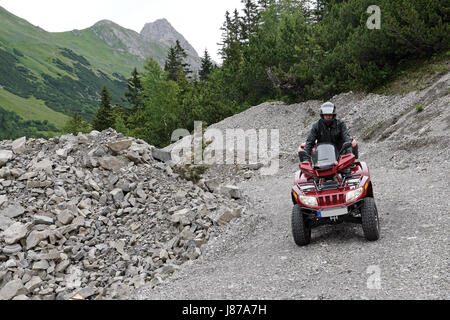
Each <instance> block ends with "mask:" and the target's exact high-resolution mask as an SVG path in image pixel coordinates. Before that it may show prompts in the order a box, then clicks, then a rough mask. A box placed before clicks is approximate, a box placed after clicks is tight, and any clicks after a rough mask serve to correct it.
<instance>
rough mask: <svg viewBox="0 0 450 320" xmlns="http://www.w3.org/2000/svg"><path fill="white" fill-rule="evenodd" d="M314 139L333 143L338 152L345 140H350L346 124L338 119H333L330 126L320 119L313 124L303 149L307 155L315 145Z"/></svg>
mask: <svg viewBox="0 0 450 320" xmlns="http://www.w3.org/2000/svg"><path fill="white" fill-rule="evenodd" d="M316 140H317V143H322V142H328V143H332V144H334V145H335V146H336V148H337V150H338V152H339V151H340V150H341V148H342V145H343V144H344V143H345V142H351V141H352V139H351V138H350V135H349V133H348V130H347V126H346V125H345V123H344V121H342V120H340V119H335V120H334V121H333V123H332V125H331V126H330V127H328V126H327V125H326V124H325V122H324V121H323V120H322V119H320V120H319V121H317V122H316V123H315V124H314V125H313V127H312V129H311V132H310V133H309V136H308V139H307V140H306V145H305V151H306V152H307V153H308V154H309V155H311V152H312V149H313V147H314V146H315V145H316ZM350 152H351V148H349V149H348V150H347V153H350Z"/></svg>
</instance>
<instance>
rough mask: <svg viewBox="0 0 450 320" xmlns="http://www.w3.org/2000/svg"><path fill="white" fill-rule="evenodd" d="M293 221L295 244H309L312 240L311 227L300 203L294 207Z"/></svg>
mask: <svg viewBox="0 0 450 320" xmlns="http://www.w3.org/2000/svg"><path fill="white" fill-rule="evenodd" d="M291 223H292V235H293V236H294V241H295V244H296V245H298V246H306V245H308V244H309V243H310V242H311V228H310V227H309V226H308V222H307V221H306V218H305V215H304V214H303V212H302V208H301V207H300V206H299V205H298V204H296V205H295V206H294V208H293V209H292V217H291Z"/></svg>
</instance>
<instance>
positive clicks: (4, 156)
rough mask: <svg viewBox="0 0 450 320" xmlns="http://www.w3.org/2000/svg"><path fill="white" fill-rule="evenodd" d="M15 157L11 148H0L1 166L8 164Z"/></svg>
mask: <svg viewBox="0 0 450 320" xmlns="http://www.w3.org/2000/svg"><path fill="white" fill-rule="evenodd" d="M12 157H13V153H12V151H9V150H0V167H3V166H4V165H5V164H7V163H8V162H9V161H10V160H11V159H12Z"/></svg>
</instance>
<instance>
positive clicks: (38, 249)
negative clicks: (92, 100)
mask: <svg viewBox="0 0 450 320" xmlns="http://www.w3.org/2000/svg"><path fill="white" fill-rule="evenodd" d="M154 155H155V156H154ZM160 159H163V160H165V161H166V162H164V161H162V160H160ZM168 159H170V157H167V155H165V153H164V151H163V150H158V149H156V148H155V147H153V146H151V145H149V144H147V143H146V142H144V141H142V140H139V139H134V138H127V137H124V136H123V135H122V134H118V133H117V132H115V131H114V130H112V129H109V130H106V131H103V132H97V131H93V132H91V133H89V134H81V133H80V134H78V135H76V136H75V135H64V136H61V137H56V138H52V139H50V140H45V139H26V138H21V139H18V140H16V141H0V299H6V300H9V299H13V300H19V299H20V300H23V299H32V300H49V299H50V300H51V299H61V300H62V299H120V298H122V297H126V296H127V295H128V294H129V292H131V291H132V290H135V289H137V288H139V287H141V286H143V285H150V286H152V285H156V284H158V283H160V282H162V281H164V280H165V279H166V278H167V277H169V276H170V275H171V274H172V273H173V272H175V271H176V270H178V269H179V268H180V265H182V264H183V263H184V262H186V261H191V260H195V259H197V258H198V257H199V256H201V255H202V250H203V249H202V248H203V245H204V244H205V243H207V242H208V240H209V239H210V238H211V237H213V236H214V234H216V233H217V232H220V231H221V230H222V229H223V228H225V225H227V224H230V223H231V221H232V220H236V219H239V218H240V217H241V216H243V215H245V205H244V204H243V201H245V200H244V199H236V198H237V197H236V194H237V191H238V190H236V187H233V186H231V187H230V186H229V183H230V181H223V183H224V184H225V183H226V184H227V187H226V188H221V191H220V192H218V191H216V192H215V191H214V190H213V189H212V188H211V190H210V189H209V188H208V187H207V184H208V183H207V182H208V181H205V180H204V179H201V180H200V181H197V182H198V183H197V184H195V183H193V182H192V181H189V180H186V179H185V177H183V176H181V175H180V174H178V173H176V172H180V170H179V168H177V167H176V165H175V164H173V163H171V162H170V161H167V160H168ZM216 183H217V184H218V185H219V186H220V183H219V182H216ZM211 184H212V182H211V181H209V185H211ZM227 190H231V191H232V192H231V191H230V192H227Z"/></svg>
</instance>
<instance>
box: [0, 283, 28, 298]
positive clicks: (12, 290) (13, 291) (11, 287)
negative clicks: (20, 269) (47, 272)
mask: <svg viewBox="0 0 450 320" xmlns="http://www.w3.org/2000/svg"><path fill="white" fill-rule="evenodd" d="M25 293H27V289H26V288H25V286H24V285H23V283H22V280H20V279H17V280H11V281H9V282H8V283H7V284H6V285H5V286H4V287H3V288H2V289H1V290H0V299H4V300H11V299H12V298H14V297H15V296H18V295H21V294H25Z"/></svg>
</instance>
